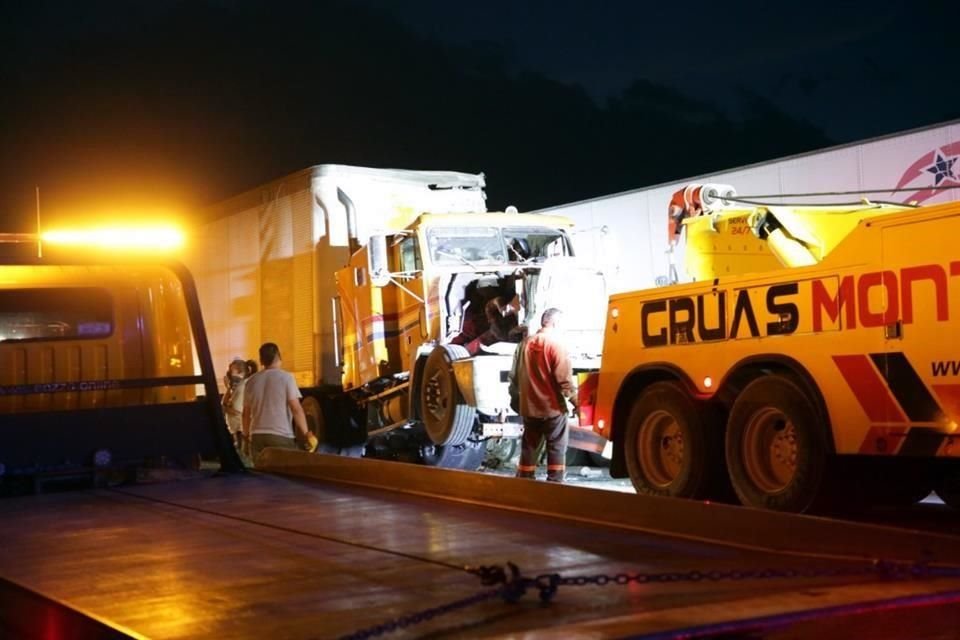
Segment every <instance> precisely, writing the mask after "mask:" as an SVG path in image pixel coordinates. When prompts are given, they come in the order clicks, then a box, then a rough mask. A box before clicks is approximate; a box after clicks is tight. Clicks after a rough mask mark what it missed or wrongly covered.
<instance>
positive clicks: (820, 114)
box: [0, 0, 960, 231]
mask: <svg viewBox="0 0 960 640" xmlns="http://www.w3.org/2000/svg"><path fill="white" fill-rule="evenodd" d="M0 16H2V21H0V43H2V44H0V47H3V49H2V55H0V87H2V92H0V216H2V219H3V221H4V222H3V225H2V226H3V227H5V228H3V229H0V231H5V230H21V228H23V227H24V226H25V225H26V221H29V220H31V219H32V215H33V188H34V185H35V184H39V185H40V188H41V193H42V199H43V203H44V212H45V215H46V216H47V217H48V218H49V219H52V220H61V219H64V218H66V217H67V216H68V215H84V216H93V215H118V214H124V213H126V212H137V213H143V212H148V213H155V214H157V215H162V214H166V213H173V214H177V215H180V216H183V217H186V216H188V215H189V212H190V210H191V209H192V208H194V207H196V206H200V205H202V204H204V203H208V202H211V201H215V200H217V199H220V198H223V197H226V196H229V195H231V194H233V193H236V192H239V191H241V190H244V189H247V188H250V187H253V186H255V185H257V184H259V183H261V182H264V181H266V180H268V179H271V178H274V177H277V176H280V175H283V174H285V173H289V172H292V171H295V170H297V169H300V168H303V167H306V166H309V165H311V164H319V163H330V162H341V163H350V164H361V165H367V166H395V167H403V168H421V169H456V170H462V171H485V172H486V173H487V176H488V193H489V195H490V205H491V207H502V206H504V205H505V204H507V203H514V204H517V205H518V206H520V207H521V208H524V209H529V208H537V207H543V206H548V205H551V204H560V203H563V202H569V201H571V200H576V199H580V198H586V197H592V196H597V195H602V194H605V193H611V192H614V191H618V190H624V189H629V188H635V187H639V186H643V185H644V184H649V183H652V182H657V181H661V180H667V179H673V178H680V177H684V176H689V175H693V174H696V173H700V172H703V171H709V170H714V169H722V168H727V167H733V166H737V165H741V164H745V163H748V162H754V161H760V160H766V159H771V158H775V157H779V156H783V155H788V154H791V153H797V152H801V151H806V150H810V149H815V148H820V147H823V146H827V145H830V144H835V143H840V142H848V141H852V140H856V139H860V138H864V137H870V136H875V135H880V134H884V133H889V132H893V131H899V130H904V129H909V128H913V127H917V126H922V125H927V124H933V123H936V122H939V121H943V120H947V119H950V118H955V117H958V116H960V83H957V82H955V81H954V79H953V77H954V75H955V70H956V67H957V61H958V60H957V59H958V56H957V54H956V52H955V50H953V49H951V48H949V47H948V45H949V43H951V42H952V41H953V38H954V34H953V30H954V28H955V25H956V23H957V16H958V9H957V5H955V4H952V3H947V2H942V1H930V2H913V3H907V2H886V3H876V2H863V1H854V2H839V1H834V2H824V1H822V0H808V1H806V2H802V3H799V2H798V3H779V2H744V3H716V2H703V1H702V0H689V1H688V2H686V3H662V4H659V5H653V4H652V3H646V2H632V1H623V2H620V1H614V0H606V1H604V2H597V1H594V2H588V1H584V0H578V1H572V0H570V1H559V0H558V1H553V2H551V1H547V0H536V1H534V0H531V1H526V2H525V1H523V0H514V1H513V2H510V1H509V0H488V1H487V2H484V3H470V4H466V3H454V2H446V1H443V0H406V1H404V2H400V1H399V0H396V1H394V2H389V1H387V0H338V1H336V2H281V1H279V0H278V1H275V2H254V1H250V2H243V1H240V0H234V1H230V0H191V1H174V0H153V1H151V2H130V1H128V0H89V1H87V2H67V1H53V0H46V1H44V0H37V1H34V2H12V3H8V4H7V5H4V6H0Z"/></svg>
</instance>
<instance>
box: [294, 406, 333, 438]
mask: <svg viewBox="0 0 960 640" xmlns="http://www.w3.org/2000/svg"><path fill="white" fill-rule="evenodd" d="M301 404H302V405H303V413H304V414H305V415H306V417H307V430H308V431H310V433H312V434H313V435H315V436H317V440H319V441H320V444H326V443H327V440H328V438H327V422H326V419H325V418H324V415H323V407H322V405H321V404H320V400H319V399H317V398H315V397H313V396H307V397H306V398H304V399H303V402H302V403H301Z"/></svg>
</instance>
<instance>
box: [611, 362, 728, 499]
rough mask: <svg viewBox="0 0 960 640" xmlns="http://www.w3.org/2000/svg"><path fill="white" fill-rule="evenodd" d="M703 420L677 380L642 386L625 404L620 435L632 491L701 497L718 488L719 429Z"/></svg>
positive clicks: (700, 413)
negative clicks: (627, 407)
mask: <svg viewBox="0 0 960 640" xmlns="http://www.w3.org/2000/svg"><path fill="white" fill-rule="evenodd" d="M709 422H710V421H709V420H708V419H707V418H706V416H705V415H704V412H703V410H702V408H701V407H700V406H698V405H697V403H696V401H695V400H694V399H693V398H691V397H690V395H689V394H688V393H687V392H686V391H685V390H684V389H683V387H681V386H680V385H679V384H678V383H676V382H668V381H664V382H656V383H654V384H652V385H650V386H649V387H647V388H646V389H645V390H644V391H643V392H642V393H641V394H640V396H639V397H638V398H637V399H636V400H635V401H634V403H633V407H631V409H630V413H629V415H628V417H627V425H626V432H625V436H624V437H625V440H624V452H625V453H626V462H627V471H628V472H629V474H630V480H631V481H632V482H633V486H634V488H635V489H636V490H637V493H643V494H647V495H656V496H672V497H678V498H696V499H705V498H709V497H713V496H714V494H715V493H717V492H718V491H720V490H721V489H722V487H723V485H724V482H722V474H721V473H720V471H721V470H722V462H723V446H722V440H721V432H720V429H719V428H714V427H716V425H711V424H709ZM718 478H719V479H720V481H719V482H718Z"/></svg>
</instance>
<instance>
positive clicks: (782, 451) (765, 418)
mask: <svg viewBox="0 0 960 640" xmlns="http://www.w3.org/2000/svg"><path fill="white" fill-rule="evenodd" d="M826 451H827V448H826V444H825V443H824V440H823V433H822V431H821V428H820V425H819V424H818V420H817V413H816V411H815V410H814V407H813V404H812V402H811V401H810V399H809V398H808V397H807V395H806V394H805V393H804V392H803V391H802V390H801V388H800V387H799V386H797V385H796V384H795V383H794V382H793V381H792V380H790V379H789V378H787V377H786V376H782V375H776V374H775V375H766V376H763V377H760V378H757V379H756V380H754V381H753V382H751V383H750V384H748V385H747V386H746V388H744V390H743V391H742V392H741V393H740V395H739V396H737V399H736V400H735V401H734V403H733V408H732V409H731V410H730V417H729V420H728V422H727V436H726V455H727V470H728V472H729V474H730V482H731V484H732V485H733V489H734V491H736V494H737V497H738V498H740V502H741V503H743V504H744V505H746V506H748V507H757V508H761V509H773V510H776V511H791V512H795V513H802V512H804V511H807V510H809V509H811V508H812V507H813V505H814V502H815V500H816V498H817V495H818V493H819V492H820V486H821V484H822V483H823V479H824V476H825V474H826V469H827V455H826Z"/></svg>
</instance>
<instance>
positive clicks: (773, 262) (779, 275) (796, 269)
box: [594, 185, 960, 512]
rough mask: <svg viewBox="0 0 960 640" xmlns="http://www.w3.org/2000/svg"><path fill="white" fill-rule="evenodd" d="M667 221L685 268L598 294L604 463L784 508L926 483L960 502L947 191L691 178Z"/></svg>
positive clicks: (645, 483) (958, 265) (959, 298)
mask: <svg viewBox="0 0 960 640" xmlns="http://www.w3.org/2000/svg"><path fill="white" fill-rule="evenodd" d="M669 220H670V225H671V231H670V233H671V236H674V237H679V236H680V235H681V234H682V233H683V232H684V231H685V232H686V246H685V251H684V256H685V262H686V267H687V271H688V274H689V276H690V277H691V278H692V280H693V281H692V282H690V283H686V284H674V285H670V286H667V287H662V288H657V289H648V290H643V291H634V292H628V293H621V294H618V295H614V296H612V297H611V298H610V301H609V307H608V311H607V319H606V330H605V334H604V346H603V366H602V367H601V369H600V372H599V380H598V390H597V399H596V405H595V407H594V411H595V414H594V415H595V418H596V420H595V423H594V429H595V430H596V431H597V433H599V434H600V435H602V436H604V437H606V438H608V439H609V440H610V441H612V443H613V460H612V475H614V476H615V477H625V476H627V475H629V477H630V478H631V480H632V482H633V484H634V486H635V487H636V489H637V491H638V492H641V493H646V494H654V495H665V496H677V497H686V498H697V499H723V498H730V497H732V495H731V493H732V494H735V497H736V498H737V499H739V501H740V502H741V503H743V504H745V505H749V506H753V507H761V508H768V509H777V510H785V511H797V512H800V511H805V510H808V509H811V508H818V507H819V506H821V505H825V504H829V503H831V502H836V501H838V500H839V501H841V502H843V503H844V504H847V505H849V504H851V503H853V502H860V501H871V502H873V501H882V502H888V503H900V504H902V503H909V502H912V501H916V500H919V499H922V498H923V497H925V496H927V495H928V494H929V493H930V491H931V490H932V489H935V490H936V491H937V493H938V494H939V495H940V497H941V498H942V499H943V500H944V501H945V502H946V503H948V504H950V505H952V506H954V507H957V506H960V482H958V480H960V432H958V421H960V324H958V320H960V259H958V253H957V250H956V244H955V243H956V238H957V237H958V236H960V203H949V204H943V205H937V206H929V207H911V206H904V205H895V204H885V203H879V202H869V201H866V200H864V201H861V202H856V203H852V204H837V205H794V204H775V203H769V204H767V203H762V202H754V201H751V200H748V199H742V198H738V197H737V196H736V191H735V190H734V189H733V188H732V187H729V186H726V185H691V186H689V187H687V188H686V189H683V190H681V191H679V192H677V194H676V195H675V196H674V199H673V201H672V203H671V206H670V218H669ZM731 489H732V492H731Z"/></svg>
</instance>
